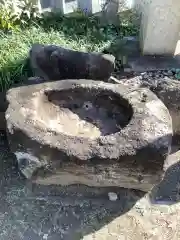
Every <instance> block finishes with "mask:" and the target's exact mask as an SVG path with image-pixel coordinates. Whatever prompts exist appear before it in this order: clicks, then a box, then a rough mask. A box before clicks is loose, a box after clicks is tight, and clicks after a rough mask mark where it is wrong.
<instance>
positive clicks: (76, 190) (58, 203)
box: [0, 132, 144, 240]
mask: <svg viewBox="0 0 180 240" xmlns="http://www.w3.org/2000/svg"><path fill="white" fill-rule="evenodd" d="M0 137H1V138H0V139H1V141H0V143H1V145H0V152H1V156H0V158H1V168H0V169H1V172H0V190H1V191H0V195H1V198H0V228H1V231H0V239H1V240H6V239H8V240H9V239H13V240H16V239H17V240H19V239H23V240H26V239H27V240H29V239H33V240H36V239H37V240H39V239H51V240H56V239H57V240H59V239H69V240H71V239H82V238H83V236H85V235H87V234H89V233H93V232H95V231H97V230H99V229H100V228H101V227H103V226H104V225H106V224H108V223H109V222H111V221H112V220H113V219H115V218H116V217H119V216H120V215H122V214H124V213H125V212H127V211H129V210H130V209H131V208H132V207H133V205H134V204H135V203H136V201H138V200H139V199H140V198H141V197H143V195H144V193H142V192H138V191H134V190H125V189H119V188H115V189H112V188H111V189H106V188H93V189H91V188H89V187H85V186H71V187H54V186H51V187H45V186H37V185H31V184H28V183H27V182H26V181H25V180H24V179H23V177H22V176H21V175H20V173H19V172H18V170H17V166H16V163H15V159H14V156H13V155H12V154H10V153H9V149H8V148H7V139H6V136H5V133H4V132H2V133H1V136H0ZM110 191H114V192H116V193H117V194H118V197H119V200H118V201H116V202H111V201H109V199H108V192H110Z"/></svg>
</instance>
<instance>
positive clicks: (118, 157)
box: [6, 80, 172, 191]
mask: <svg viewBox="0 0 180 240" xmlns="http://www.w3.org/2000/svg"><path fill="white" fill-rule="evenodd" d="M7 100H8V102H9V107H8V109H7V111H6V121H7V133H8V140H9V145H10V148H11V151H12V152H14V153H15V155H16V157H17V160H18V163H19V168H20V169H21V171H22V173H23V174H24V175H25V176H26V177H27V178H30V179H32V180H33V181H36V182H38V183H41V184H61V185H70V184H74V183H76V184H77V183H78V184H85V185H89V186H121V187H127V188H135V189H136V188H137V189H141V190H144V191H147V190H149V189H151V188H152V186H153V185H154V184H157V183H158V182H159V181H160V180H161V178H162V175H163V166H164V163H165V160H166V157H167V156H168V154H169V151H170V146H171V137H172V123H171V117H170V115H169V112H168V110H167V108H166V107H165V106H164V104H163V103H162V102H161V101H160V100H159V99H158V98H157V97H156V96H155V94H153V93H152V92H151V91H150V90H148V89H133V88H132V89H131V88H129V87H128V88H126V87H125V86H123V85H115V84H110V83H104V82H99V81H92V80H68V81H66V80H64V81H55V82H49V83H43V84H37V85H31V86H23V87H17V88H14V89H11V90H9V92H8V93H7ZM82 126H83V127H82Z"/></svg>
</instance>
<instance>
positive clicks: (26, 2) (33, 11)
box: [0, 0, 40, 31]
mask: <svg viewBox="0 0 180 240" xmlns="http://www.w3.org/2000/svg"><path fill="white" fill-rule="evenodd" d="M37 17H40V13H39V11H38V7H37V5H36V4H35V3H33V2H32V1H30V0H1V1H0V28H1V29H2V30H5V31H12V30H16V29H18V28H19V27H20V26H23V25H24V24H28V23H29V21H30V20H33V19H35V18H37Z"/></svg>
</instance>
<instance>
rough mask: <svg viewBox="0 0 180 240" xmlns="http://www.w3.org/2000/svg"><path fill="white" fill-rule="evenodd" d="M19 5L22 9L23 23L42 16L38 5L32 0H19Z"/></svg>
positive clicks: (21, 17) (21, 18)
mask: <svg viewBox="0 0 180 240" xmlns="http://www.w3.org/2000/svg"><path fill="white" fill-rule="evenodd" d="M17 7H18V8H19V9H20V20H21V22H22V21H23V23H28V22H29V21H30V20H31V21H32V20H34V19H37V18H40V17H41V13H40V12H39V8H38V5H37V4H35V3H34V2H33V1H31V0H19V1H18V4H17Z"/></svg>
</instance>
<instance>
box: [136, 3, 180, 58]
mask: <svg viewBox="0 0 180 240" xmlns="http://www.w3.org/2000/svg"><path fill="white" fill-rule="evenodd" d="M136 1H137V2H139V0H136ZM140 11H141V12H142V13H141V29H140V44H141V49H142V52H143V54H149V55H174V53H175V49H176V44H177V42H178V40H179V33H180V0H144V1H143V3H142V4H141V6H140Z"/></svg>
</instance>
